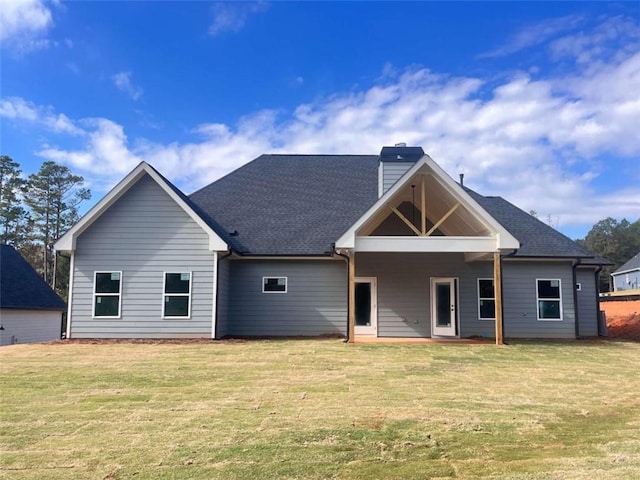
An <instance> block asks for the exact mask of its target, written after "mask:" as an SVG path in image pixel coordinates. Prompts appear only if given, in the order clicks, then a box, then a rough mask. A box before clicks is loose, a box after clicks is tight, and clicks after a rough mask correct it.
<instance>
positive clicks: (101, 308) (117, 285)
mask: <svg viewBox="0 0 640 480" xmlns="http://www.w3.org/2000/svg"><path fill="white" fill-rule="evenodd" d="M121 296H122V272H95V274H94V279H93V316H94V317H100V318H120V307H121V301H120V300H121V298H120V297H121Z"/></svg>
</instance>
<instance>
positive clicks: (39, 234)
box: [24, 161, 91, 286]
mask: <svg viewBox="0 0 640 480" xmlns="http://www.w3.org/2000/svg"><path fill="white" fill-rule="evenodd" d="M83 182H84V178H83V177H81V176H78V175H73V174H72V173H71V170H69V169H68V168H67V167H65V166H62V165H58V164H56V163H55V162H51V161H47V162H44V163H43V164H42V166H41V167H40V170H39V171H38V173H35V174H31V175H29V178H28V183H27V189H26V192H25V196H24V202H25V204H26V205H27V206H28V207H29V209H30V211H31V218H32V222H33V223H32V225H33V227H32V228H33V230H32V238H33V240H34V241H35V242H36V243H37V244H38V245H39V246H40V248H41V249H42V250H41V257H40V262H41V265H42V273H43V278H44V279H45V280H46V281H47V283H49V285H52V286H53V284H54V266H55V259H54V256H53V244H54V242H55V241H56V240H57V239H58V238H60V237H61V236H62V235H63V234H64V233H65V232H66V231H67V230H68V229H69V228H70V227H71V226H72V225H73V224H74V223H75V222H76V221H77V220H78V205H80V203H81V202H82V201H84V200H88V199H89V198H91V192H90V191H89V190H88V189H86V188H82V184H83Z"/></svg>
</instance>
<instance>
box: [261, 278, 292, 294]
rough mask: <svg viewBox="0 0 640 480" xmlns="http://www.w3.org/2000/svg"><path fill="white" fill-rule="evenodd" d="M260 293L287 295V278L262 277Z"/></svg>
mask: <svg viewBox="0 0 640 480" xmlns="http://www.w3.org/2000/svg"><path fill="white" fill-rule="evenodd" d="M262 293H287V277H262Z"/></svg>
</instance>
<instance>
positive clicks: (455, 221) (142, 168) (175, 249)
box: [55, 146, 604, 343]
mask: <svg viewBox="0 0 640 480" xmlns="http://www.w3.org/2000/svg"><path fill="white" fill-rule="evenodd" d="M55 248H56V249H57V250H58V251H59V252H61V253H62V254H63V255H68V256H69V257H70V258H71V275H70V277H71V285H70V293H69V311H68V324H67V325H68V329H67V336H68V337H69V338H82V337H100V338H131V337H144V338H176V337H210V338H223V337H226V336H233V337H240V336H316V335H341V336H345V337H346V338H347V339H348V340H349V341H358V340H367V339H379V338H392V337H400V338H430V337H438V338H442V339H456V338H465V337H476V336H481V337H489V338H495V339H496V342H497V343H501V342H502V341H503V338H504V337H507V338H576V337H583V336H596V335H598V333H599V332H598V297H597V293H596V292H597V289H596V285H597V281H598V273H599V271H600V268H601V265H602V264H603V262H604V261H603V260H602V259H600V258H598V257H596V256H595V255H594V254H592V253H590V252H588V251H586V250H584V249H583V248H581V247H580V246H579V245H577V244H576V243H575V242H573V241H572V240H570V239H569V238H567V237H565V236H564V235H562V234H560V233H558V232H557V231H555V230H554V229H552V228H551V227H549V226H548V225H545V224H544V223H542V222H540V221H538V220H537V219H535V218H533V217H532V216H530V215H528V214H527V213H525V212H523V211H522V210H520V209H518V208H517V207H515V206H514V205H512V204H510V203H509V202H507V201H506V200H504V199H502V198H500V197H485V196H482V195H480V194H479V193H476V192H474V191H472V190H470V189H468V188H466V187H464V186H463V185H462V182H460V183H457V182H455V181H454V180H453V179H452V178H451V177H449V175H447V174H446V173H445V172H444V170H443V169H442V168H441V167H440V166H439V165H438V164H437V163H436V162H435V161H434V160H433V159H432V158H431V157H429V156H428V155H425V154H424V152H423V150H422V148H420V147H406V146H395V147H384V148H383V149H382V151H381V153H380V155H262V156H260V157H258V158H257V159H255V160H253V161H252V162H250V163H248V164H246V165H244V166H242V167H240V168H239V169H237V170H235V171H234V172H232V173H230V174H229V175H227V176H225V177H223V178H221V179H219V180H217V181H216V182H214V183H212V184H211V185H208V186H206V187H204V188H202V189H201V190H198V191H197V192H195V193H193V194H192V195H190V196H186V195H184V194H183V193H182V192H181V191H180V190H179V189H178V188H176V187H175V186H174V185H172V184H171V183H170V182H169V181H168V180H167V179H166V178H164V177H163V176H162V175H161V174H160V173H159V172H158V171H156V170H155V169H154V168H153V167H151V166H150V165H148V164H146V163H141V164H140V165H138V166H137V167H136V168H135V169H134V170H133V171H132V172H131V173H129V174H128V175H127V176H126V177H125V178H124V179H123V180H122V181H121V182H120V183H118V184H117V185H116V186H115V187H114V188H113V189H112V190H111V191H110V192H109V193H108V194H107V195H106V196H105V197H104V198H103V199H102V200H100V201H99V202H98V203H97V204H96V205H95V206H94V207H93V208H92V209H91V210H90V211H89V212H88V213H87V214H86V215H85V216H84V217H83V218H82V219H81V220H80V221H79V222H78V223H77V224H76V225H75V226H74V227H72V228H71V229H70V230H69V231H68V232H67V233H66V234H65V235H64V236H63V237H62V238H60V239H59V241H58V242H57V243H56V245H55Z"/></svg>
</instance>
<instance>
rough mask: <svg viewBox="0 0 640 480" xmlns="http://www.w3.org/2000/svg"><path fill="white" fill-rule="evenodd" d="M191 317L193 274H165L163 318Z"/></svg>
mask: <svg viewBox="0 0 640 480" xmlns="http://www.w3.org/2000/svg"><path fill="white" fill-rule="evenodd" d="M190 315H191V273H190V272H188V273H187V272H178V273H173V272H171V273H165V274H164V294H163V302H162V316H163V317H164V318H189V316H190Z"/></svg>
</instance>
